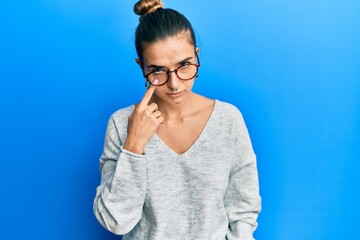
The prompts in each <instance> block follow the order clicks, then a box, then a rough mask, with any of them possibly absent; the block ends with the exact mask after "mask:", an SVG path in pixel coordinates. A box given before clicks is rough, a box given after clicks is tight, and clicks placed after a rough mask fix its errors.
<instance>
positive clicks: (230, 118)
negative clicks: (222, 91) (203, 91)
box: [215, 100, 244, 123]
mask: <svg viewBox="0 0 360 240" xmlns="http://www.w3.org/2000/svg"><path fill="white" fill-rule="evenodd" d="M215 110H216V111H217V113H218V114H217V116H218V117H219V118H220V119H223V120H225V121H226V122H229V123H233V122H239V121H240V122H243V121H244V119H243V116H242V114H241V112H240V110H239V109H238V108H237V107H236V106H235V105H233V104H231V103H228V102H223V101H220V100H215Z"/></svg>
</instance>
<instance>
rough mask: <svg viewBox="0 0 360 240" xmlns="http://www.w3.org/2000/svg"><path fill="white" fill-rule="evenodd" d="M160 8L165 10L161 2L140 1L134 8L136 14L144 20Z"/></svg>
mask: <svg viewBox="0 0 360 240" xmlns="http://www.w3.org/2000/svg"><path fill="white" fill-rule="evenodd" d="M158 8H164V4H163V3H162V1H161V0H140V1H138V2H137V3H136V4H135V6H134V12H135V14H136V15H139V16H140V19H142V18H143V17H144V16H145V15H147V14H149V13H152V12H155V11H156V10H157V9H158Z"/></svg>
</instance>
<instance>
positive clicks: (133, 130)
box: [94, 80, 164, 235]
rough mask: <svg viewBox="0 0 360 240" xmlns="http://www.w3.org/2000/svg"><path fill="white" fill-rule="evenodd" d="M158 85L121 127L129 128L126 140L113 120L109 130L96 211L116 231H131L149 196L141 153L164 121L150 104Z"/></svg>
mask: <svg viewBox="0 0 360 240" xmlns="http://www.w3.org/2000/svg"><path fill="white" fill-rule="evenodd" d="M154 82H155V83H156V80H155V81H154ZM155 88H156V87H155V86H154V85H151V86H150V87H149V88H148V90H147V91H146V92H145V94H144V97H143V98H142V100H141V102H140V103H139V104H138V106H137V107H135V109H134V110H133V112H132V113H131V114H130V116H129V118H128V119H127V120H128V122H127V130H125V129H122V130H121V132H125V131H127V136H126V139H125V141H124V143H122V142H121V141H120V137H119V133H118V130H117V126H116V124H115V121H114V120H113V119H110V121H109V124H108V128H107V130H106V137H105V144H104V150H103V154H102V156H101V159H100V160H101V162H100V168H101V185H100V186H99V187H98V188H97V190H96V197H95V201H94V212H95V216H96V218H97V219H98V221H99V222H100V223H101V225H103V226H104V227H105V228H106V229H108V230H109V231H111V232H113V233H115V234H122V235H124V234H126V233H128V232H130V231H131V230H132V229H133V228H134V227H135V225H136V224H137V223H138V222H139V221H140V219H141V215H142V209H143V205H144V201H145V195H146V157H145V155H142V153H143V152H144V148H145V145H146V144H147V142H148V141H149V140H150V138H151V137H152V136H153V135H154V133H155V131H156V129H157V128H158V127H159V125H160V124H161V123H162V122H163V121H164V118H163V117H162V116H161V112H160V111H159V110H158V106H157V105H156V104H155V103H152V104H150V105H149V102H150V99H151V97H152V95H153V93H154V91H155Z"/></svg>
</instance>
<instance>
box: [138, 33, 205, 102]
mask: <svg viewBox="0 0 360 240" xmlns="http://www.w3.org/2000/svg"><path fill="white" fill-rule="evenodd" d="M189 37H190V33H189V32H183V33H180V34H179V35H176V36H173V37H168V38H166V39H165V40H160V41H156V42H154V43H151V44H147V45H146V46H145V48H144V51H143V62H142V63H141V62H140V60H139V59H137V63H138V64H139V65H140V67H141V68H142V70H143V73H144V75H146V74H148V73H150V72H151V71H154V70H156V69H164V70H168V71H173V70H174V69H176V68H178V67H180V66H185V65H186V64H187V63H193V64H195V63H196V62H197V59H196V54H195V51H194V45H192V44H191V43H190V41H189ZM198 51H199V49H198V48H197V49H196V52H198ZM193 84H194V79H191V80H188V81H183V80H181V79H179V78H178V77H177V76H176V74H175V73H174V72H172V73H169V80H168V81H167V83H166V84H164V85H162V86H158V87H156V89H155V95H156V97H157V99H158V100H159V101H164V102H166V103H169V104H171V105H173V104H181V103H183V102H184V101H185V100H186V99H188V96H189V93H190V92H191V89H192V86H193Z"/></svg>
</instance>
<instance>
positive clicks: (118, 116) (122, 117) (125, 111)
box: [110, 105, 135, 122]
mask: <svg viewBox="0 0 360 240" xmlns="http://www.w3.org/2000/svg"><path fill="white" fill-rule="evenodd" d="M134 107H135V106H134V105H130V106H128V107H124V108H121V109H119V110H117V111H115V112H114V113H113V114H111V116H110V119H111V120H113V121H114V122H123V121H126V122H127V121H128V118H129V116H130V114H131V113H132V111H133V110H134Z"/></svg>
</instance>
